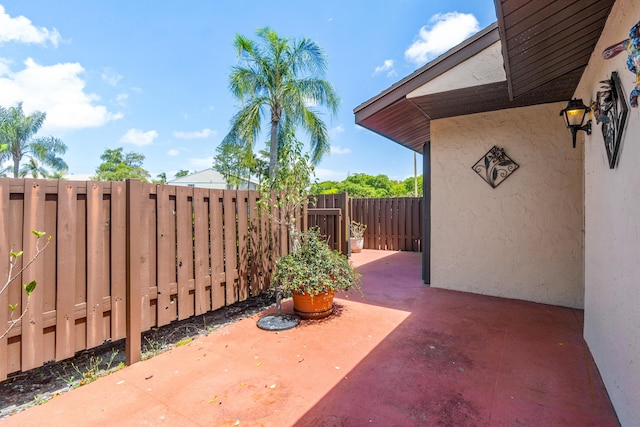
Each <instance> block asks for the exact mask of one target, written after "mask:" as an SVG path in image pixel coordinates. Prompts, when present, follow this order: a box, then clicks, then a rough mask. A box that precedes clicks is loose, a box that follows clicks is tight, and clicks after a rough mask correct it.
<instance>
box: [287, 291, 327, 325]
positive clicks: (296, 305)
mask: <svg viewBox="0 0 640 427" xmlns="http://www.w3.org/2000/svg"><path fill="white" fill-rule="evenodd" d="M333 295H334V291H327V293H324V294H319V295H313V296H311V295H309V294H306V293H303V294H297V293H295V292H294V293H293V311H294V312H295V313H296V314H297V315H298V316H300V317H301V318H303V319H322V318H323V317H327V316H329V315H330V314H331V313H333Z"/></svg>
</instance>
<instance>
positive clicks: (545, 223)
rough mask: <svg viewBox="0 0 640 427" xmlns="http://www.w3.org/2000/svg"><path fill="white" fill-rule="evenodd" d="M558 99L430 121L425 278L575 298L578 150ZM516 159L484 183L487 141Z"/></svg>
mask: <svg viewBox="0 0 640 427" xmlns="http://www.w3.org/2000/svg"><path fill="white" fill-rule="evenodd" d="M564 106H565V105H564V104H563V103H554V104H546V105H538V106H533V107H525V108H516V109H512V110H506V111H496V112H489V113H481V114H473V115H468V116H462V117H454V118H448V119H440V120H433V121H432V122H431V180H432V185H431V227H432V228H431V286H434V287H440V288H447V289H454V290H460V291H469V292H475V293H480V294H487V295H495V296H500V297H506V298H515V299H522V300H528V301H535V302H540V303H547V304H554V305H561V306H567V307H578V308H581V307H582V306H583V295H584V289H583V231H582V229H583V210H582V207H583V200H582V191H583V188H582V184H583V179H582V150H581V149H580V148H576V149H574V148H572V146H571V135H570V133H569V131H568V130H567V129H566V128H565V126H564V123H563V121H562V119H561V118H560V117H559V115H558V114H559V111H560V110H561V109H562V108H564ZM494 145H497V146H498V147H501V148H504V149H505V152H506V154H507V155H508V156H509V157H511V158H512V160H514V161H515V162H516V163H518V164H519V165H520V168H519V169H518V170H516V171H515V172H514V173H513V174H512V175H511V176H510V177H509V178H507V180H506V181H504V182H503V183H501V184H500V185H499V186H498V187H496V188H495V189H493V188H491V187H490V186H489V185H488V184H487V183H486V182H485V181H484V180H482V179H481V178H480V177H479V176H478V175H477V174H476V173H475V172H474V171H473V170H472V169H471V166H472V165H474V164H475V163H476V162H477V161H478V160H479V159H480V158H481V157H482V156H483V155H484V154H485V153H486V152H487V151H488V150H489V149H490V148H491V147H492V146H494Z"/></svg>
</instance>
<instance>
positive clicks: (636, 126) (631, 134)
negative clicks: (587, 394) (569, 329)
mask: <svg viewBox="0 0 640 427" xmlns="http://www.w3.org/2000/svg"><path fill="white" fill-rule="evenodd" d="M638 21H640V3H638V1H637V0H618V1H617V2H616V4H615V5H614V7H613V9H612V11H611V14H610V15H609V18H608V20H607V24H606V26H605V29H604V32H603V33H602V35H601V37H600V40H599V41H598V45H597V46H596V49H595V51H594V53H593V55H592V57H591V60H590V62H589V66H588V67H587V69H586V70H585V72H584V74H583V77H582V80H581V82H580V84H579V85H578V88H577V90H576V94H575V96H576V97H577V98H582V99H583V100H584V101H585V103H588V102H589V101H590V100H595V97H596V92H597V91H598V90H599V88H600V81H601V80H605V79H608V78H609V77H610V76H611V72H612V71H617V72H618V74H619V75H620V78H621V80H622V85H623V90H624V95H625V97H626V98H627V99H628V96H629V92H630V91H631V90H632V89H633V87H634V83H635V76H634V74H632V73H631V72H629V71H628V70H627V66H626V58H627V55H626V53H622V54H619V55H618V56H616V57H614V58H612V59H609V60H604V59H602V57H601V54H602V51H603V50H604V49H605V48H607V47H608V46H611V45H613V44H615V43H617V42H619V41H621V40H624V39H626V38H628V37H629V29H630V28H631V27H632V26H633V25H635V24H636V23H637V22H638ZM627 102H628V101H627ZM584 150H585V163H584V169H585V330H584V336H585V340H586V341H587V344H588V345H589V349H590V350H591V353H592V354H593V357H594V359H595V361H596V364H597V365H598V369H599V370H600V374H601V376H602V379H603V381H604V383H605V385H606V387H607V391H608V392H609V396H610V397H611V401H612V403H613V405H614V407H615V409H616V412H617V414H618V417H619V419H620V422H621V424H622V425H624V426H627V425H628V426H632V425H633V426H638V425H640V108H630V109H629V116H628V123H627V127H626V130H625V134H624V139H623V142H622V148H621V150H620V157H619V162H618V166H617V168H615V169H609V167H608V164H607V156H606V152H605V148H604V145H603V138H602V133H601V129H600V126H599V125H596V123H595V121H594V129H593V133H592V135H591V136H589V137H587V138H586V141H585V144H584Z"/></svg>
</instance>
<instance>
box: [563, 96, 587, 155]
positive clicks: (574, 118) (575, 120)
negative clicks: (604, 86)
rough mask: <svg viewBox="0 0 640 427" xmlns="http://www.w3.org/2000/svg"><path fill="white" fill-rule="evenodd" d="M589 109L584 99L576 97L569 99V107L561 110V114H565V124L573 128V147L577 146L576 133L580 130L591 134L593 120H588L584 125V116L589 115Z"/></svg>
mask: <svg viewBox="0 0 640 427" xmlns="http://www.w3.org/2000/svg"><path fill="white" fill-rule="evenodd" d="M588 111H589V107H587V106H586V105H584V102H582V99H576V98H573V99H572V100H571V101H569V103H568V104H567V108H565V109H564V110H562V111H560V115H561V116H562V115H564V121H565V124H566V125H567V127H568V128H569V129H571V136H572V137H573V148H576V135H577V134H578V131H579V130H583V131H585V132H587V135H591V120H588V121H587V124H586V125H584V126H583V125H582V123H584V116H586V115H587V112H588Z"/></svg>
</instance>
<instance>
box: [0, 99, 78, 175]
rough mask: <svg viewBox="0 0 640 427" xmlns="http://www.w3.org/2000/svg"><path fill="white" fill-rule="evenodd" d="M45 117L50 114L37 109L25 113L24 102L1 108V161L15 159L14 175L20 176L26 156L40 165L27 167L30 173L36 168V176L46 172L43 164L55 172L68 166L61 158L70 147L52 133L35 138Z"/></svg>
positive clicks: (33, 162) (34, 163)
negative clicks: (21, 165)
mask: <svg viewBox="0 0 640 427" xmlns="http://www.w3.org/2000/svg"><path fill="white" fill-rule="evenodd" d="M46 117H47V114H46V113H43V112H41V111H34V112H33V113H31V114H29V115H28V116H25V115H24V111H23V110H22V102H19V103H18V104H17V105H16V106H15V107H9V108H3V107H0V144H2V146H3V147H2V148H3V149H2V150H0V161H5V160H12V161H13V177H14V178H18V177H19V176H20V162H21V161H22V158H23V157H25V156H27V157H28V158H29V159H31V160H32V164H33V165H38V166H37V167H35V169H34V168H29V167H27V170H28V171H30V172H31V173H33V171H35V170H37V171H38V172H37V173H36V175H39V176H40V175H43V171H46V169H44V168H43V167H44V166H49V167H51V168H53V169H54V171H63V170H65V169H67V164H66V163H65V162H64V160H62V157H60V156H61V155H63V154H65V153H66V152H67V146H66V145H65V144H64V143H63V142H62V141H61V140H59V139H58V138H54V137H52V136H49V137H40V138H36V137H35V135H36V134H37V133H38V131H39V130H40V128H41V127H42V124H43V123H44V121H45V119H46ZM38 162H39V163H38ZM26 173H27V172H25V174H26ZM47 173H48V172H45V173H44V175H43V176H46V175H47Z"/></svg>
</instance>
